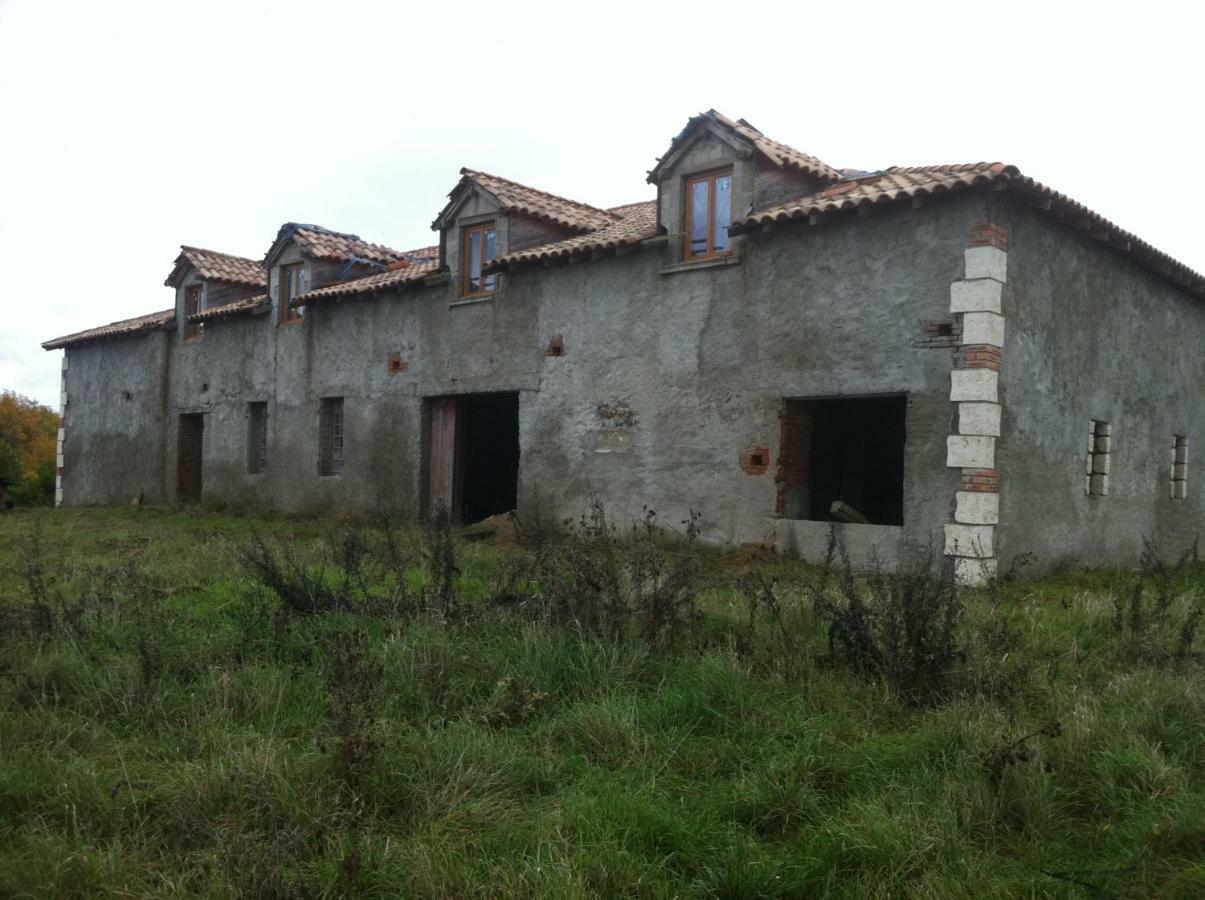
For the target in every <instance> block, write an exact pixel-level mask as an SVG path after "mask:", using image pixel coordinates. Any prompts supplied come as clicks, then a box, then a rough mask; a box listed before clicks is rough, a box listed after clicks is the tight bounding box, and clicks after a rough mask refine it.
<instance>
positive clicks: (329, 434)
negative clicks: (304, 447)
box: [318, 397, 343, 475]
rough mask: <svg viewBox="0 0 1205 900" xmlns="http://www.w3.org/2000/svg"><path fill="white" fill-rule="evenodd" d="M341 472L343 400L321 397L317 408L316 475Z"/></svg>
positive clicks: (340, 398)
mask: <svg viewBox="0 0 1205 900" xmlns="http://www.w3.org/2000/svg"><path fill="white" fill-rule="evenodd" d="M342 471H343V398H342V397H323V398H322V402H321V405H320V406H319V408H318V474H319V475H338V474H339V473H340V472H342Z"/></svg>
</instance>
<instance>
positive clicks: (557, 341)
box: [544, 334, 565, 356]
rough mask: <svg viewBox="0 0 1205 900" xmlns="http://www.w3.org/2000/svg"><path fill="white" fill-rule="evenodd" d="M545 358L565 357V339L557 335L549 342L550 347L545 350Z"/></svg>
mask: <svg viewBox="0 0 1205 900" xmlns="http://www.w3.org/2000/svg"><path fill="white" fill-rule="evenodd" d="M544 355H545V356H564V355H565V338H564V337H562V336H561V335H559V334H558V335H557V336H556V337H554V338H553V339H552V340H551V341H549V342H548V346H547V347H545V348H544Z"/></svg>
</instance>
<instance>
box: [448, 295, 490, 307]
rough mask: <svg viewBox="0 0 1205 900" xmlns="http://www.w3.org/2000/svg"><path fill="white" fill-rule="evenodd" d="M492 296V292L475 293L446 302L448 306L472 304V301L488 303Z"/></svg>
mask: <svg viewBox="0 0 1205 900" xmlns="http://www.w3.org/2000/svg"><path fill="white" fill-rule="evenodd" d="M494 296H495V295H494V293H493V292H491V293H488V294H476V295H474V296H472V297H457V298H456V299H455V300H452V301H451V302H450V303H448V306H449V307H452V306H472V305H473V304H474V303H489V302H490V301H491V300H493V299H494Z"/></svg>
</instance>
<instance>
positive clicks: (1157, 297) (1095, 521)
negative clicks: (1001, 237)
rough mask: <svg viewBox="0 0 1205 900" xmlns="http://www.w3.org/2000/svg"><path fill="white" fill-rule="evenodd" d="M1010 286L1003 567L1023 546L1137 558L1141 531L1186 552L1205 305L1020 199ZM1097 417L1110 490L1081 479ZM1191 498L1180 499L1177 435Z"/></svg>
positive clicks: (1087, 557)
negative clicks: (1106, 428)
mask: <svg viewBox="0 0 1205 900" xmlns="http://www.w3.org/2000/svg"><path fill="white" fill-rule="evenodd" d="M1001 218H1002V221H1004V222H1006V223H1007V226H1008V229H1009V255H1008V269H1009V271H1008V287H1007V288H1006V292H1005V315H1006V320H1007V331H1006V336H1005V352H1004V366H1003V370H1002V372H1001V395H1002V402H1003V405H1004V414H1003V434H1002V437H1001V440H1000V445H999V452H998V467H999V469H1000V480H1001V494H1000V502H1001V513H1000V527H999V529H998V539H999V545H998V547H999V549H998V554H999V556H1000V559H1001V562H1002V564H1003V565H1005V566H1007V565H1008V561H1009V559H1010V558H1011V557H1013V556H1015V555H1016V554H1018V553H1024V552H1031V553H1034V554H1036V555H1037V559H1038V562H1039V564H1041V565H1042V566H1044V567H1047V568H1048V567H1051V566H1054V565H1056V564H1058V563H1059V562H1060V561H1063V560H1065V559H1067V558H1073V559H1075V560H1077V561H1080V562H1083V563H1087V564H1094V565H1103V564H1123V565H1124V564H1130V563H1133V562H1135V561H1136V560H1137V558H1138V556H1139V554H1140V553H1141V550H1142V539H1143V537H1144V536H1146V537H1149V538H1153V539H1156V540H1157V541H1158V543H1159V544H1160V546H1161V548H1162V550H1163V552H1164V553H1165V554H1167V555H1176V554H1178V553H1180V552H1181V551H1182V550H1183V549H1184V548H1186V547H1187V546H1189V545H1190V544H1191V543H1192V541H1193V540H1194V539H1195V537H1196V535H1197V534H1198V533H1199V531H1200V528H1201V522H1202V514H1203V512H1205V509H1203V507H1202V494H1201V487H1202V477H1201V474H1200V472H1201V470H1200V466H1199V465H1198V464H1197V460H1198V459H1199V458H1200V456H1199V454H1200V453H1201V452H1202V451H1203V450H1205V393H1202V391H1201V385H1202V384H1205V354H1202V351H1201V348H1202V346H1205V305H1203V304H1202V303H1201V301H1199V300H1196V299H1194V298H1192V297H1190V296H1188V295H1187V294H1184V293H1182V292H1180V291H1179V290H1177V289H1176V288H1174V287H1173V286H1171V285H1170V284H1168V283H1166V282H1165V281H1163V280H1161V279H1159V278H1156V277H1155V276H1154V275H1152V274H1150V273H1148V272H1147V271H1145V270H1144V269H1141V268H1139V267H1138V266H1137V265H1136V264H1134V263H1132V262H1131V261H1130V260H1128V259H1125V258H1123V257H1121V256H1120V255H1119V254H1117V253H1115V252H1112V251H1109V250H1107V249H1106V248H1104V247H1102V246H1100V245H1099V244H1098V243H1096V242H1095V241H1092V240H1090V239H1089V238H1087V237H1084V236H1082V235H1080V234H1079V233H1078V232H1075V231H1073V230H1072V229H1070V228H1067V227H1064V226H1061V225H1059V224H1058V223H1057V222H1054V221H1052V220H1050V219H1049V218H1047V217H1045V216H1042V215H1041V214H1039V213H1037V212H1035V211H1033V210H1031V209H1029V208H1028V207H1024V206H1020V205H1013V204H1011V203H1009V204H1006V205H1002V207H1001ZM1089 419H1101V420H1105V421H1107V422H1109V423H1110V424H1111V426H1112V434H1113V436H1112V448H1111V453H1110V457H1111V459H1110V464H1111V472H1110V476H1109V488H1108V490H1109V493H1108V496H1105V497H1089V496H1087V495H1086V494H1085V491H1084V470H1085V463H1086V453H1087V429H1088V421H1089ZM1175 434H1185V435H1187V436H1188V437H1189V442H1190V444H1189V481H1188V497H1187V499H1185V500H1172V499H1170V497H1169V484H1168V482H1169V478H1170V475H1171V473H1170V465H1171V450H1172V441H1173V435H1175Z"/></svg>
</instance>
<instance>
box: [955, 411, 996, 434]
mask: <svg viewBox="0 0 1205 900" xmlns="http://www.w3.org/2000/svg"><path fill="white" fill-rule="evenodd" d="M958 433H959V434H988V435H992V436H993V437H999V436H1000V404H999V403H959V404H958Z"/></svg>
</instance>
